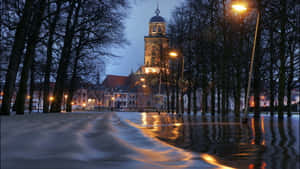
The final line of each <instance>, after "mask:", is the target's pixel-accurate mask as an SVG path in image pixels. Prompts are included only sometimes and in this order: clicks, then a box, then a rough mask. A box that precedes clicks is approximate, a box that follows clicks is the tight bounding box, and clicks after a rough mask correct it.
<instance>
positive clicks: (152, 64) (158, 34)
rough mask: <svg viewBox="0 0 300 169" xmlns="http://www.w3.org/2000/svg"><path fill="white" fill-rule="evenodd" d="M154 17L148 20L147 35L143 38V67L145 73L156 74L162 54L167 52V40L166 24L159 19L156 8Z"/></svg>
mask: <svg viewBox="0 0 300 169" xmlns="http://www.w3.org/2000/svg"><path fill="white" fill-rule="evenodd" d="M155 13H156V15H155V16H153V17H152V18H151V19H150V22H149V35H148V36H145V37H144V39H145V56H144V67H145V72H146V73H151V72H152V73H157V72H159V68H160V66H161V63H162V59H164V53H165V52H166V50H168V43H169V42H168V38H167V37H166V22H165V19H164V18H163V17H161V16H160V15H159V14H160V10H159V8H158V7H157V9H156V11H155Z"/></svg>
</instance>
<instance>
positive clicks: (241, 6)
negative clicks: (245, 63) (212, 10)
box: [232, 3, 260, 123]
mask: <svg viewBox="0 0 300 169" xmlns="http://www.w3.org/2000/svg"><path fill="white" fill-rule="evenodd" d="M232 8H233V10H235V11H237V12H239V13H241V12H245V11H246V10H247V7H246V5H245V4H242V3H235V4H233V5H232ZM259 20H260V11H259V10H257V17H256V26H255V34H254V41H253V47H252V54H251V61H250V70H249V76H248V86H247V93H246V103H245V111H244V117H243V119H242V122H243V123H247V121H248V104H249V95H250V88H251V80H252V72H253V64H254V56H255V49H256V40H257V33H258V28H259Z"/></svg>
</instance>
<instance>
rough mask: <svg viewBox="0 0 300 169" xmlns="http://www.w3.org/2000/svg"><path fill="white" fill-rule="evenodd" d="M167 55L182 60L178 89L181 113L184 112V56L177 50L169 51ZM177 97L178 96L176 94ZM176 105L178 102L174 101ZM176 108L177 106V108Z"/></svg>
mask: <svg viewBox="0 0 300 169" xmlns="http://www.w3.org/2000/svg"><path fill="white" fill-rule="evenodd" d="M169 56H170V57H171V58H179V57H180V58H181V62H182V65H181V76H180V83H179V85H180V89H181V112H182V114H183V113H184V104H183V81H184V80H183V79H184V77H183V76H184V57H183V55H180V54H179V52H178V51H171V52H170V53H169ZM176 97H178V96H176ZM176 105H178V103H176ZM177 109H178V108H177Z"/></svg>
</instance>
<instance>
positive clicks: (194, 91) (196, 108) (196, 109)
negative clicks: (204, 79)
mask: <svg viewBox="0 0 300 169" xmlns="http://www.w3.org/2000/svg"><path fill="white" fill-rule="evenodd" d="M193 108H194V115H196V114H197V111H198V107H197V88H196V87H195V86H194V87H193Z"/></svg>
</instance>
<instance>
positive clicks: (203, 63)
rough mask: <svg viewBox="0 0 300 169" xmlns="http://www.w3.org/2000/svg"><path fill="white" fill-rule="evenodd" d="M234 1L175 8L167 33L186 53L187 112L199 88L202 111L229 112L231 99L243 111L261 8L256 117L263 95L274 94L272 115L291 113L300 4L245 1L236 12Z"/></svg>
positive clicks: (197, 1) (194, 0)
mask: <svg viewBox="0 0 300 169" xmlns="http://www.w3.org/2000/svg"><path fill="white" fill-rule="evenodd" d="M232 3H234V2H233V1H230V0H211V1H205V0H186V1H185V2H183V4H182V5H181V6H179V7H177V8H176V9H175V10H174V12H173V15H172V18H171V22H170V24H169V37H170V42H171V47H173V48H176V49H179V50H180V51H181V52H182V54H183V56H184V57H185V75H184V77H185V81H187V83H186V84H187V85H186V87H187V89H186V94H187V96H188V109H187V110H188V113H190V112H191V110H192V108H191V107H190V106H191V105H192V102H193V103H194V105H196V104H195V103H196V97H195V96H193V94H192V93H196V90H197V89H201V91H202V92H201V93H202V94H201V110H202V112H204V113H206V112H211V113H212V114H214V113H216V112H217V113H223V114H226V113H228V112H229V111H230V104H233V105H234V106H233V107H234V108H233V109H234V112H235V115H236V116H239V115H240V112H241V109H242V103H245V99H246V98H245V92H246V88H247V79H248V72H249V65H250V54H251V50H252V44H253V38H254V31H255V23H256V16H257V12H259V13H260V15H261V17H260V22H259V23H260V24H259V31H258V38H257V48H256V53H255V60H254V74H253V77H252V78H253V83H252V85H251V86H252V89H251V93H252V95H253V96H254V105H255V106H254V112H255V117H259V114H260V111H261V108H260V100H261V96H268V98H269V99H270V112H271V114H272V115H273V113H274V111H278V113H279V117H280V118H283V114H284V113H283V112H285V111H287V113H288V115H291V103H292V98H291V92H292V90H293V89H297V88H299V83H297V80H299V73H300V72H299V69H300V56H299V50H300V46H299V32H298V33H297V29H299V22H298V23H297V18H299V6H298V7H297V3H296V1H293V0H273V1H267V0H252V1H250V0H247V3H248V5H249V6H250V7H252V8H251V9H248V11H247V12H244V13H236V12H234V11H233V10H232V9H231V4H232ZM297 13H298V15H297ZM298 31H299V30H298ZM241 98H244V99H241ZM285 98H287V99H286V100H287V104H286V105H285V104H284V102H285V101H284V100H285ZM275 103H278V104H277V105H276V104H275ZM194 111H197V109H196V108H194Z"/></svg>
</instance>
